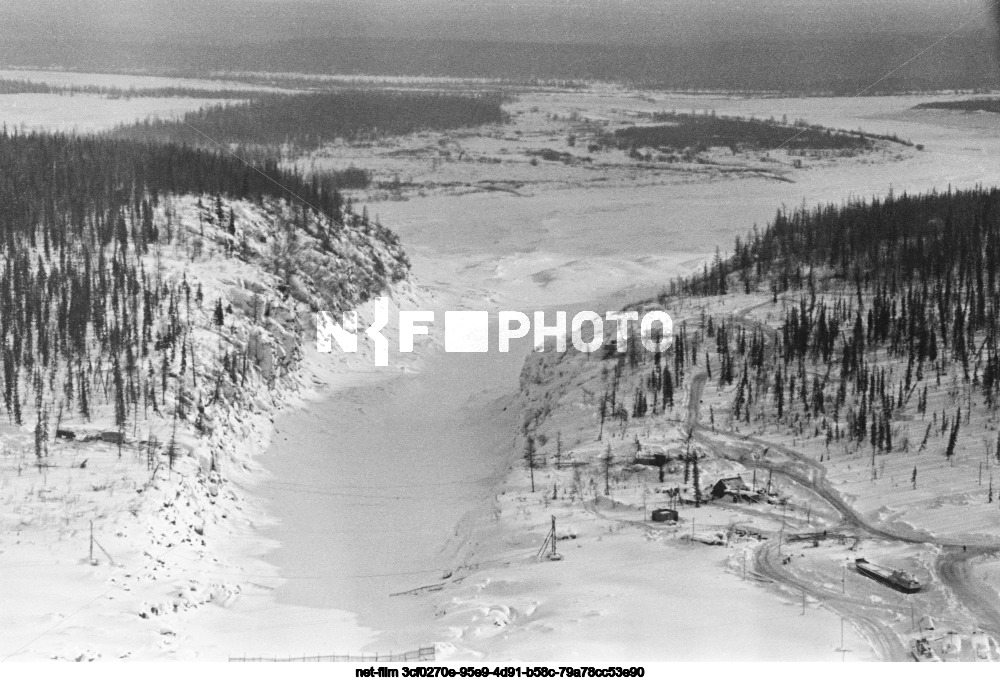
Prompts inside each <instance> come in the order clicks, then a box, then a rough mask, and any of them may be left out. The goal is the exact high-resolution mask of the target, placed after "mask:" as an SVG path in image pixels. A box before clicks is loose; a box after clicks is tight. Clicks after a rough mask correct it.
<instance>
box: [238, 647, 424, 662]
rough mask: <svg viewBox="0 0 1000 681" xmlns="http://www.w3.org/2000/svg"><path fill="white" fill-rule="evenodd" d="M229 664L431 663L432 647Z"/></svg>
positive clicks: (243, 658)
mask: <svg viewBox="0 0 1000 681" xmlns="http://www.w3.org/2000/svg"><path fill="white" fill-rule="evenodd" d="M229 661H230V662H433V661H434V646H425V647H422V648H417V649H416V650H408V651H406V652H405V653H388V654H383V653H373V654H370V655H307V656H303V657H247V656H246V655H242V656H239V657H234V656H230V657H229Z"/></svg>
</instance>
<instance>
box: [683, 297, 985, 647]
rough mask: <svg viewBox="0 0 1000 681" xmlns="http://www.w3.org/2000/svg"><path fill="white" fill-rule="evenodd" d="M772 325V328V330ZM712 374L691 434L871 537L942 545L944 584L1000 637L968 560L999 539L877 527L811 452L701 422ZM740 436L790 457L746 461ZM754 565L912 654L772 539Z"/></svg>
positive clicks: (691, 410) (694, 407)
mask: <svg viewBox="0 0 1000 681" xmlns="http://www.w3.org/2000/svg"><path fill="white" fill-rule="evenodd" d="M745 312H746V311H744V312H743V313H742V314H741V313H737V314H736V315H734V318H736V319H738V320H739V321H741V322H744V323H748V324H750V325H757V326H759V323H757V322H755V321H753V320H749V319H748V318H746V317H745V316H744V315H745ZM771 331H773V330H771ZM707 379H708V376H707V374H706V373H705V372H700V373H698V374H697V375H695V376H693V377H692V379H691V386H690V389H689V392H688V415H687V426H688V434H689V437H690V438H692V439H695V440H696V441H697V442H698V443H699V444H701V445H702V446H704V447H707V448H708V449H710V450H712V451H713V452H715V453H716V454H717V455H719V456H721V457H723V458H727V459H730V460H736V461H739V462H740V463H742V464H743V465H745V466H747V467H750V468H760V469H764V470H768V471H774V472H777V473H780V474H781V475H783V476H785V477H786V478H788V479H790V480H792V481H793V482H795V483H796V484H798V485H800V486H801V487H803V488H806V489H809V490H811V491H812V492H814V493H815V494H817V495H818V496H820V497H821V498H822V499H823V500H824V501H826V502H827V503H828V504H829V505H830V506H831V507H833V508H834V509H835V510H836V511H837V512H838V513H839V514H840V516H841V518H842V523H843V525H844V526H846V527H848V528H850V529H851V530H853V531H855V532H858V533H859V534H866V535H868V536H871V537H878V538H881V539H888V540H892V541H900V542H905V543H909V544H930V545H933V546H937V547H938V548H940V549H941V552H940V554H939V557H938V560H937V562H936V572H937V575H938V578H939V579H940V580H941V582H942V584H943V585H944V586H945V588H947V589H948V590H950V591H951V592H952V594H954V596H955V598H956V599H957V600H958V601H959V602H960V603H961V604H962V605H963V606H964V607H965V608H966V609H967V610H968V611H969V613H970V614H971V615H972V616H973V617H974V618H975V620H976V622H975V624H976V626H977V627H978V628H981V629H983V630H985V631H987V632H989V633H991V634H993V635H994V637H997V636H998V634H1000V598H998V596H997V594H996V592H995V591H994V590H993V589H992V588H990V587H989V586H988V585H986V584H984V583H983V582H982V581H980V580H978V579H977V578H976V577H975V576H974V575H973V574H972V569H971V566H970V561H971V560H972V559H974V558H977V557H981V556H985V555H991V554H994V553H996V552H998V551H1000V545H998V544H996V543H977V544H969V545H968V546H967V547H966V546H962V545H961V544H956V543H949V542H942V541H939V540H937V539H935V538H934V537H933V536H932V535H930V534H928V533H921V532H916V531H905V530H898V529H896V530H889V529H886V528H883V527H878V526H876V525H873V524H872V523H871V522H869V521H868V520H867V519H866V518H864V517H863V516H862V515H860V514H859V513H858V512H857V511H856V510H855V509H854V508H853V507H852V506H851V505H850V504H849V503H847V502H846V501H845V500H844V498H843V497H842V496H841V495H840V494H839V493H838V492H837V491H836V490H835V489H833V488H832V487H831V486H830V485H829V484H827V481H826V470H825V467H824V466H822V465H821V464H819V463H817V462H816V461H814V460H812V459H811V458H809V457H807V456H805V455H803V454H802V453H800V452H797V451H795V450H794V449H791V448H789V447H785V446H782V445H778V444H775V443H772V442H768V441H766V440H763V439H760V438H756V437H753V436H750V435H742V434H738V433H730V432H725V433H721V434H719V433H716V434H715V435H714V436H713V435H712V434H710V432H709V431H707V430H706V429H705V428H704V427H703V426H702V425H701V423H700V405H701V396H702V392H703V390H704V387H705V382H706V381H707ZM734 439H735V440H740V441H744V442H752V443H754V444H757V445H760V446H763V447H767V448H768V449H769V450H771V451H775V452H778V453H780V454H782V455H783V456H785V457H787V459H788V461H786V462H781V463H776V462H768V461H759V462H758V461H747V460H745V458H744V457H742V456H733V455H732V454H731V453H730V452H729V451H728V449H729V448H728V447H727V446H726V442H725V441H726V440H730V441H731V440H734ZM753 560H754V565H755V568H756V570H757V571H758V572H759V573H760V574H761V575H763V576H765V577H767V578H769V579H772V580H773V581H774V582H776V583H778V584H780V585H784V586H785V588H787V589H792V590H793V591H796V592H800V593H805V594H809V595H811V596H813V597H816V598H819V599H821V600H822V601H823V602H824V605H826V606H827V607H828V608H830V609H831V610H834V611H835V612H837V613H839V614H840V615H842V616H843V617H845V619H847V620H849V621H850V622H852V623H853V624H854V626H855V627H856V628H857V629H858V631H859V632H861V634H862V635H863V636H864V637H865V638H866V639H867V640H868V641H869V642H870V644H871V645H872V647H873V648H874V650H875V652H876V654H877V655H878V656H879V657H880V658H881V659H884V660H906V659H910V658H909V655H908V651H907V650H906V649H905V648H904V647H903V645H902V643H901V641H900V639H899V636H897V635H896V634H895V632H893V631H892V629H891V628H890V627H888V626H887V625H885V624H884V623H883V622H881V621H880V620H879V619H878V618H876V617H873V616H872V615H871V614H870V612H869V608H868V606H869V604H868V603H865V602H863V601H860V600H858V599H854V598H852V597H850V596H849V595H846V594H845V595H836V596H833V597H831V594H830V592H829V591H828V590H825V589H821V588H817V587H816V586H815V585H812V584H809V583H807V582H805V581H803V580H801V579H799V578H798V577H796V576H795V575H794V574H792V573H791V572H790V571H788V570H785V569H784V568H783V567H782V566H781V564H780V561H779V560H778V559H777V552H776V549H775V546H774V544H773V540H771V541H767V542H764V543H762V544H761V545H760V546H759V547H758V548H757V550H756V551H755V553H754V558H753Z"/></svg>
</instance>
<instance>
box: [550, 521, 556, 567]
mask: <svg viewBox="0 0 1000 681" xmlns="http://www.w3.org/2000/svg"><path fill="white" fill-rule="evenodd" d="M551 557H552V559H553V560H555V557H556V517H555V516H552V555H551Z"/></svg>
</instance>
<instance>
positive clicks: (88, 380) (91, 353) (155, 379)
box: [0, 133, 408, 458]
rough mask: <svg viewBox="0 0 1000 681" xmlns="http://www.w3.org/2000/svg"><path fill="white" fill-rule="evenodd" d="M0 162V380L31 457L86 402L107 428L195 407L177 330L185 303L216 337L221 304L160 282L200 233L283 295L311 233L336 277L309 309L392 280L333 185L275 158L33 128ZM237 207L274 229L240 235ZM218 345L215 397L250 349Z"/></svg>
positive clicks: (184, 321) (398, 256) (401, 268)
mask: <svg viewBox="0 0 1000 681" xmlns="http://www.w3.org/2000/svg"><path fill="white" fill-rule="evenodd" d="M0 168H3V171H2V172H0V234H2V241H0V249H2V255H3V257H2V259H0V339H2V341H0V354H2V362H0V377H2V378H0V386H2V390H3V405H4V409H5V410H6V412H7V414H8V416H9V418H10V420H11V421H12V422H13V423H15V424H18V425H21V424H22V423H23V422H24V421H25V419H26V418H29V415H30V418H32V420H37V422H36V423H29V424H27V425H34V426H35V429H36V431H35V432H36V444H37V447H38V451H37V453H38V456H39V458H41V457H42V456H43V453H44V449H45V442H47V441H48V439H49V438H50V437H51V436H52V434H53V432H54V428H53V427H52V426H51V425H50V423H51V422H54V423H55V424H56V426H55V427H56V428H57V427H58V423H59V422H60V420H64V419H68V418H75V419H81V418H82V419H84V420H86V419H89V418H90V417H91V414H92V413H93V411H94V409H95V407H96V406H98V405H101V406H105V407H107V406H108V405H113V410H114V419H115V424H116V426H117V428H118V429H119V431H122V430H124V428H125V426H126V424H131V423H133V422H134V421H135V420H137V419H138V418H143V417H145V416H147V415H150V414H154V413H161V412H160V410H161V408H162V407H163V405H164V404H165V402H166V400H167V398H168V396H172V397H173V402H172V404H173V405H174V408H175V409H177V410H178V411H184V410H194V409H195V407H196V406H204V405H195V404H193V403H192V398H191V395H190V393H189V391H190V388H191V387H193V386H194V385H195V384H196V383H197V381H198V380H199V374H198V373H197V371H196V363H198V362H199V361H200V362H201V364H202V366H201V367H199V368H200V369H201V370H202V371H204V369H205V367H204V366H203V365H204V363H205V359H204V357H201V358H199V357H198V356H196V355H197V353H196V352H195V345H194V343H193V341H192V340H191V337H190V333H191V332H192V329H193V324H192V323H191V319H192V310H193V309H201V308H202V307H203V306H208V308H206V309H213V310H214V319H215V324H216V325H217V326H219V327H220V328H224V326H225V324H226V321H227V319H228V317H229V315H230V314H232V312H233V310H232V306H231V305H223V303H222V301H221V300H205V299H204V296H203V292H202V289H201V286H200V285H196V284H194V283H192V282H189V281H188V279H187V277H185V276H180V275H179V273H176V272H174V273H169V274H165V273H164V272H163V271H162V270H161V268H160V267H159V265H158V263H159V257H160V253H159V250H160V248H161V247H163V246H165V245H168V244H171V243H177V241H178V239H182V238H188V239H191V243H190V244H189V245H188V248H189V250H190V251H191V253H192V257H196V256H197V254H198V252H200V251H201V249H202V241H203V239H202V236H204V233H205V229H206V228H207V227H209V228H211V229H212V230H213V233H214V234H218V235H221V236H219V237H218V240H219V242H220V243H219V244H217V245H218V246H219V247H220V248H221V249H223V252H224V253H226V254H227V255H228V257H233V258H241V259H244V260H247V261H252V260H261V261H263V260H266V262H262V263H261V264H263V265H265V266H266V267H267V268H268V269H270V270H271V271H273V272H274V273H275V274H276V275H278V276H279V277H282V278H283V281H284V284H283V287H284V290H285V293H286V294H287V295H296V294H302V293H303V291H304V286H305V284H304V283H303V281H304V280H305V279H306V277H307V275H309V274H310V273H309V272H304V271H299V269H297V266H298V262H299V260H301V261H304V260H305V256H304V255H302V251H303V250H304V249H303V247H302V243H303V242H302V239H306V238H309V239H311V242H310V243H311V245H310V246H309V250H310V253H309V258H312V262H314V263H320V264H324V263H326V264H330V263H340V265H341V266H342V267H341V269H343V270H345V271H343V272H340V273H339V274H338V273H337V272H335V271H325V270H324V271H323V272H322V274H323V276H325V277H326V279H325V280H324V281H322V282H319V281H318V280H316V282H315V283H317V284H322V286H318V288H320V289H322V290H321V291H319V294H318V295H317V296H316V297H314V298H312V299H311V302H312V304H313V307H314V308H316V307H317V306H318V305H324V306H328V309H337V308H340V309H346V308H349V307H354V306H356V305H357V304H359V303H361V302H363V301H364V300H366V299H367V298H368V297H370V296H372V295H375V294H377V293H379V292H380V291H382V290H383V289H384V288H385V287H386V286H387V285H388V284H390V283H392V282H395V281H398V280H400V279H402V278H403V277H405V276H406V272H407V268H408V263H407V261H406V258H405V256H404V255H403V253H402V250H401V248H400V247H399V243H398V240H397V239H396V237H395V235H394V234H392V233H391V232H389V231H388V230H386V229H385V228H383V227H381V225H379V224H378V223H377V222H375V221H372V220H370V219H369V218H368V216H367V214H365V215H361V216H359V215H356V214H355V213H353V211H352V210H351V208H350V206H349V204H347V203H346V202H345V201H344V199H343V198H342V196H341V195H340V193H339V192H338V191H337V188H336V187H334V186H331V185H330V184H328V183H324V181H323V180H321V179H319V178H317V179H311V180H306V179H304V178H303V177H301V176H299V175H296V174H294V173H291V172H287V171H283V170H281V169H279V168H278V167H276V166H274V165H267V166H249V165H247V164H245V163H243V162H242V161H240V160H238V159H236V158H234V157H233V156H231V155H227V154H222V153H213V152H208V151H202V150H197V149H194V148H191V147H188V146H184V145H178V144H153V143H148V142H132V141H124V140H108V139H95V138H81V137H75V136H69V135H52V134H41V133H36V134H27V135H18V134H4V135H2V136H0ZM180 195H189V196H197V197H199V198H198V200H197V201H198V221H199V222H200V223H201V225H202V227H201V230H202V236H199V235H197V234H195V235H194V236H193V237H190V236H188V237H185V235H184V234H183V233H182V230H183V229H187V230H190V227H189V226H186V227H183V228H182V226H181V224H180V221H179V220H178V217H177V215H175V214H174V212H173V210H172V208H171V206H172V202H173V201H174V198H175V197H177V196H180ZM235 204H240V205H249V206H256V207H258V208H255V210H258V211H259V212H260V213H262V214H263V213H266V214H270V215H272V216H273V219H274V221H275V222H277V223H280V224H279V228H278V229H276V230H275V232H274V233H272V234H270V235H269V234H267V233H265V232H261V231H260V230H251V229H250V228H249V225H247V224H245V222H244V212H242V209H241V212H240V214H239V215H238V214H237V212H236V211H234V209H233V206H234V205H235ZM281 225H283V228H282V227H281ZM296 258H298V259H299V260H296ZM154 263H157V264H154ZM320 269H321V268H320V267H319V266H318V265H317V266H316V267H314V268H313V272H312V274H316V277H319V276H320V275H319V274H318V272H319V271H320ZM330 269H331V270H334V269H335V268H332V267H331V268H330ZM352 273H353V274H352ZM337 277H339V279H338V278H337ZM314 288H316V287H314ZM300 299H308V298H307V296H305V295H302V296H301V298H300ZM212 306H214V308H212ZM259 307H260V315H259V317H260V318H261V319H263V318H264V317H266V314H267V312H266V306H265V305H263V304H262V305H260V306H259ZM254 316H255V321H258V320H257V319H256V318H257V317H258V309H257V305H256V303H255V307H254ZM220 347H221V346H220ZM221 352H222V357H221V367H222V368H221V369H220V371H221V372H222V373H220V374H219V376H217V377H215V380H214V383H215V386H214V389H215V394H216V396H218V391H219V390H220V387H221V386H223V384H225V385H230V386H234V385H239V384H240V383H241V382H243V380H244V378H243V377H244V376H245V374H246V372H247V368H248V365H250V364H252V363H253V361H254V349H253V348H251V347H250V344H249V343H242V345H241V344H239V343H236V344H231V345H230V346H227V347H226V348H225V349H223V350H222V351H221ZM201 380H204V376H202V377H201ZM209 394H211V390H209ZM28 405H30V406H33V409H30V410H26V409H25V407H26V406H28Z"/></svg>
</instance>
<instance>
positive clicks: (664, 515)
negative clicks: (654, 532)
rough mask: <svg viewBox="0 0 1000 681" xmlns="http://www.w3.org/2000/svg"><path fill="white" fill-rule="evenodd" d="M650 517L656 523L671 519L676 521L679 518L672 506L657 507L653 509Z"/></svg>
mask: <svg viewBox="0 0 1000 681" xmlns="http://www.w3.org/2000/svg"><path fill="white" fill-rule="evenodd" d="M652 519H653V522H656V523H666V522H670V521H671V520H672V521H674V522H677V521H678V520H679V519H680V515H679V514H678V513H677V511H676V509H673V508H658V509H656V510H654V511H653V514H652Z"/></svg>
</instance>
